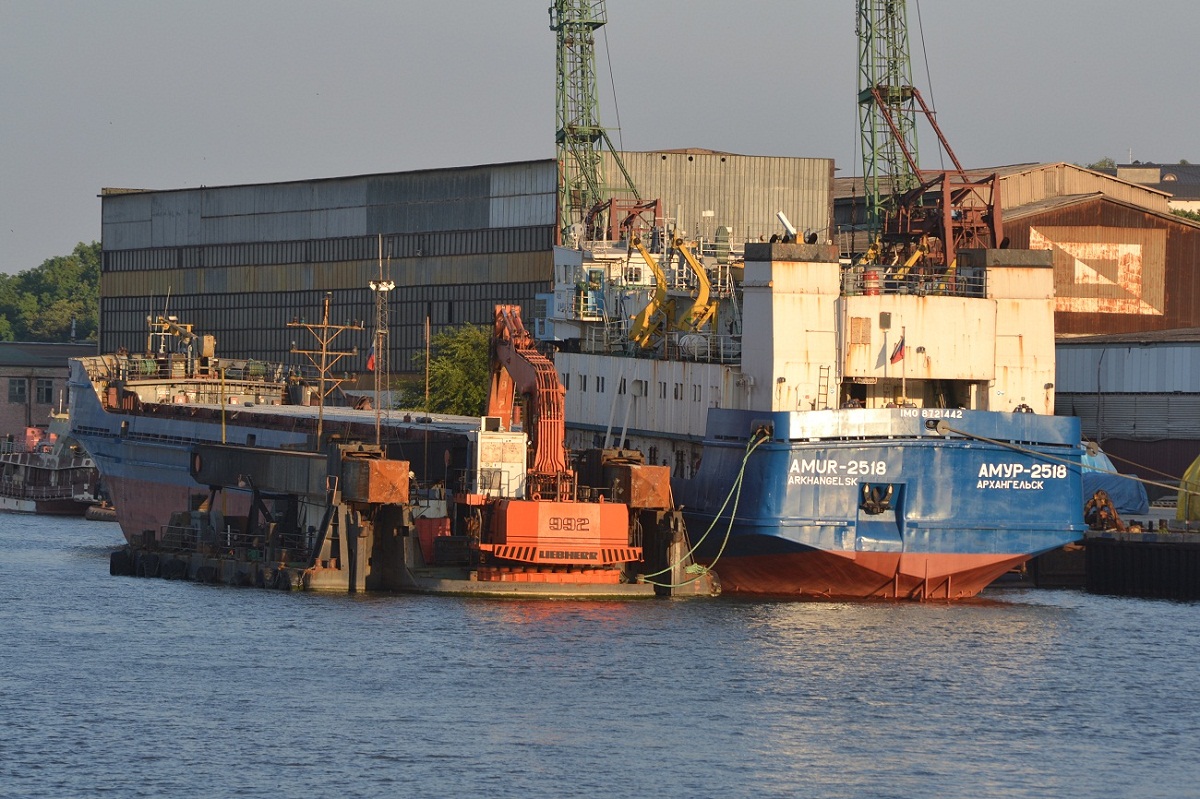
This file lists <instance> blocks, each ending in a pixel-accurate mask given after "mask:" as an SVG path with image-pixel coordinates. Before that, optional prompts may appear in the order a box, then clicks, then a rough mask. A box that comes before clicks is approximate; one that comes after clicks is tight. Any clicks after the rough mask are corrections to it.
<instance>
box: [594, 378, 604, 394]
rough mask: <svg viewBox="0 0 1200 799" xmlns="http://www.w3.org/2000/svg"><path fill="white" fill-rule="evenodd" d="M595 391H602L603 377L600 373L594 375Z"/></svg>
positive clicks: (598, 392) (599, 392)
mask: <svg viewBox="0 0 1200 799" xmlns="http://www.w3.org/2000/svg"><path fill="white" fill-rule="evenodd" d="M596 393H597V394H603V393H604V377H603V376H602V375H596Z"/></svg>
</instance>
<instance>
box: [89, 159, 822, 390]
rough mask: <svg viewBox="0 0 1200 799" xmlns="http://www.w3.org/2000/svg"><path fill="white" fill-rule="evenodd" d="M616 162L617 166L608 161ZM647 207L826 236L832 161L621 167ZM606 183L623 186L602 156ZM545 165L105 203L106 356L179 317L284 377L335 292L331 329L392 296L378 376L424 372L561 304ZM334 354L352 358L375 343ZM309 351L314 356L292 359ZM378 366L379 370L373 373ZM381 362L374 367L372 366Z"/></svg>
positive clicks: (691, 220) (117, 196)
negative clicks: (432, 339) (471, 333)
mask: <svg viewBox="0 0 1200 799" xmlns="http://www.w3.org/2000/svg"><path fill="white" fill-rule="evenodd" d="M606 157H609V156H606ZM622 158H623V159H624V160H625V162H626V166H627V168H628V169H629V172H630V174H631V176H632V177H633V179H634V181H635V183H636V185H638V187H639V190H640V194H641V196H642V197H643V198H644V199H652V198H655V197H658V198H661V199H662V201H663V211H664V213H665V214H666V216H667V217H669V218H670V220H671V221H672V222H675V223H676V224H678V225H679V227H680V228H681V229H683V230H685V231H686V232H687V233H688V235H689V236H692V237H696V236H703V237H715V236H716V235H717V233H718V231H717V228H725V229H726V231H725V235H728V236H730V238H731V240H732V241H734V242H735V243H736V242H740V241H744V240H759V239H763V240H765V239H766V238H768V237H769V236H770V235H772V234H773V233H778V232H780V231H781V228H780V225H779V223H778V221H777V220H776V218H775V213H776V212H777V211H781V210H782V211H784V212H785V213H786V214H787V215H788V217H789V218H790V219H791V220H792V222H793V224H794V225H795V226H796V227H797V228H800V229H805V230H812V231H820V230H828V229H829V226H830V220H831V218H832V180H833V162H832V161H831V160H829V159H824V158H769V157H757V156H740V155H734V154H730V153H717V152H712V151H707V150H673V151H664V152H653V153H623V154H622ZM609 159H610V160H609V161H608V162H607V163H606V164H605V169H606V174H609V175H612V174H614V169H615V167H614V166H613V163H612V161H611V157H609ZM557 176H558V170H557V164H556V162H555V161H554V160H552V159H546V160H538V161H523V162H513V163H504V164H491V165H482V166H464V167H455V168H448V169H435V170H421V171H412V172H393V173H382V174H374V175H358V176H350V177H339V178H324V179H315V180H302V181H291V182H284V183H265V184H247V185H236V186H217V187H200V188H191V189H167V190H139V189H105V190H104V191H103V192H102V194H101V215H102V233H101V236H102V258H103V260H102V267H101V270H102V271H101V280H100V331H101V332H100V347H101V350H102V351H106V352H107V351H113V350H116V349H117V348H119V347H126V348H127V349H129V350H130V351H133V352H136V351H140V350H141V349H142V348H144V347H145V345H146V317H147V316H149V315H155V314H164V313H165V314H169V315H172V316H177V317H178V318H179V320H180V321H181V322H184V323H187V324H191V325H193V326H194V328H195V330H196V331H197V332H201V333H204V334H209V335H214V336H215V337H216V339H217V350H218V353H219V354H221V355H223V356H225V357H241V358H256V359H262V360H268V361H280V362H288V361H289V356H288V353H289V351H290V350H291V349H292V342H293V341H296V339H297V331H296V330H294V329H289V328H288V327H287V324H288V323H289V322H292V321H293V320H298V319H301V318H305V317H307V319H308V320H310V321H311V320H313V319H314V317H315V315H316V314H318V313H320V308H321V305H322V299H323V297H324V295H325V293H326V292H332V294H333V299H332V308H333V314H334V318H331V320H330V321H332V322H336V323H343V322H358V321H361V322H363V323H365V325H366V326H367V328H368V330H370V329H371V328H372V327H373V326H374V322H375V318H376V303H375V296H374V293H373V291H372V290H371V288H370V287H369V283H370V282H371V281H373V280H378V278H379V277H380V273H381V272H382V273H383V277H385V278H386V279H390V280H392V281H394V282H395V284H396V288H395V290H394V291H391V292H389V293H388V304H387V323H388V330H389V333H390V335H389V340H390V343H391V346H390V348H389V350H388V353H386V355H387V358H388V361H387V363H386V364H385V366H386V367H387V368H388V370H389V371H392V372H404V371H409V370H411V369H412V368H413V366H412V364H413V358H414V356H415V355H417V354H418V353H419V352H421V351H423V350H424V346H425V337H426V320H428V324H429V329H430V332H431V333H432V334H433V335H436V334H437V333H438V332H440V331H442V330H444V329H446V328H448V327H452V326H456V325H459V324H462V323H464V322H471V323H475V324H488V325H490V324H491V320H492V318H493V307H494V305H495V304H496V303H505V304H518V305H522V306H524V309H525V312H526V314H527V315H530V316H532V313H531V312H532V310H533V307H534V306H533V304H534V301H535V295H536V294H538V293H541V292H545V291H547V290H549V289H550V287H551V280H552V273H553V247H554V244H555V241H556V237H557V209H556V202H557V194H556V190H557ZM358 338H359V340H351V339H350V338H345V339H340V340H338V341H337V342H336V347H337V348H339V349H350V348H352V347H357V348H358V349H359V354H358V355H357V356H355V357H353V358H348V359H345V360H343V361H342V362H341V363H339V365H338V368H339V369H341V368H343V367H344V368H346V369H348V370H350V371H360V372H361V371H363V370H364V369H365V365H366V359H367V352H368V349H369V346H370V340H371V334H370V333H369V332H364V333H360V334H358ZM297 344H298V345H300V346H301V348H303V346H305V343H303V342H297ZM378 360H382V359H378ZM378 360H377V362H378Z"/></svg>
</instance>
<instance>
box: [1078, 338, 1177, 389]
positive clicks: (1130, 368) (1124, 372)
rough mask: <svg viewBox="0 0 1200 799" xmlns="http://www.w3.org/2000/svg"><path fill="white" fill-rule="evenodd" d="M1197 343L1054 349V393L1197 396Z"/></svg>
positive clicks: (1080, 345)
mask: <svg viewBox="0 0 1200 799" xmlns="http://www.w3.org/2000/svg"><path fill="white" fill-rule="evenodd" d="M1197 366H1200V343H1195V344H1183V343H1169V344H1146V345H1116V344H1072V343H1070V342H1064V343H1060V344H1059V346H1058V368H1057V377H1056V379H1055V385H1056V386H1057V387H1058V390H1059V392H1060V393H1061V392H1064V391H1066V392H1069V393H1077V394H1094V393H1096V392H1101V393H1105V394H1108V393H1117V394H1130V393H1139V392H1146V393H1163V394H1170V393H1179V392H1185V393H1193V394H1200V369H1198V368H1197Z"/></svg>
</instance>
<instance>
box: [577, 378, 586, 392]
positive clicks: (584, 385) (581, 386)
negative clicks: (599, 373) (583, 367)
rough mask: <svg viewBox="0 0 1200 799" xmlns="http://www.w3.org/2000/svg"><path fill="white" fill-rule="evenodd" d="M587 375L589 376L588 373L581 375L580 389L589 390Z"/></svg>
mask: <svg viewBox="0 0 1200 799" xmlns="http://www.w3.org/2000/svg"><path fill="white" fill-rule="evenodd" d="M587 377H588V376H587V375H580V376H579V390H580V391H587Z"/></svg>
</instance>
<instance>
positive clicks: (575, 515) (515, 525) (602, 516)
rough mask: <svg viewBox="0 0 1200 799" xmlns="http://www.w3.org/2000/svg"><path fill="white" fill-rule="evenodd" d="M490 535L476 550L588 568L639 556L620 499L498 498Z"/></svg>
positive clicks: (627, 512) (518, 558)
mask: <svg viewBox="0 0 1200 799" xmlns="http://www.w3.org/2000/svg"><path fill="white" fill-rule="evenodd" d="M489 537H490V539H491V540H490V541H484V542H481V543H480V545H479V546H480V549H482V550H485V551H488V552H491V553H492V555H494V556H495V557H497V558H502V559H504V560H513V561H520V562H523V563H534V564H545V565H549V566H584V567H587V566H608V565H612V564H615V563H626V562H629V561H637V560H641V559H642V548H641V547H632V546H630V545H629V509H628V507H626V506H625V505H624V504H622V503H619V502H551V501H539V500H528V499H505V500H501V501H499V502H498V503H497V504H496V509H495V513H494V514H493V516H492V530H491V535H490V536H489Z"/></svg>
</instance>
